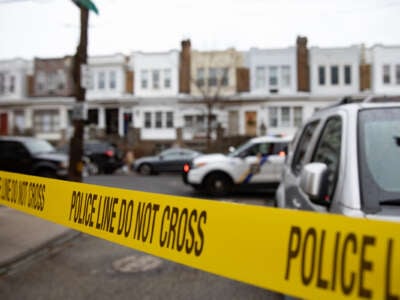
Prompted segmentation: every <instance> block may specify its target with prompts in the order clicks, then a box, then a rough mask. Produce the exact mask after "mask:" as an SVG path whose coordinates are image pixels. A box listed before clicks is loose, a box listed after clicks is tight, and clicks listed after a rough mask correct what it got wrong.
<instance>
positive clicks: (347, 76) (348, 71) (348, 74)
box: [344, 65, 351, 85]
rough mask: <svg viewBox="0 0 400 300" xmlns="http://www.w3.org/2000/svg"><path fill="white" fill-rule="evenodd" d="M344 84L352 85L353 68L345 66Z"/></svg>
mask: <svg viewBox="0 0 400 300" xmlns="http://www.w3.org/2000/svg"><path fill="white" fill-rule="evenodd" d="M344 83H345V84H347V85H348V84H351V66H349V65H346V66H344Z"/></svg>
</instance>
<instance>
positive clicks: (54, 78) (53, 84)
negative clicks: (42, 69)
mask: <svg viewBox="0 0 400 300" xmlns="http://www.w3.org/2000/svg"><path fill="white" fill-rule="evenodd" d="M46 79H47V89H48V91H49V92H50V93H53V92H55V90H56V89H57V86H58V81H59V79H58V74H57V73H56V72H51V73H48V74H47V78H46Z"/></svg>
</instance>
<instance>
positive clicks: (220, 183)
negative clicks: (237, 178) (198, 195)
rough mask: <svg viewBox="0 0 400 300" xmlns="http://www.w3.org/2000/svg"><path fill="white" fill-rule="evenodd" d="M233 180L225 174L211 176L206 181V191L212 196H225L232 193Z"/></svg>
mask: <svg viewBox="0 0 400 300" xmlns="http://www.w3.org/2000/svg"><path fill="white" fill-rule="evenodd" d="M232 185H233V184H232V180H231V179H230V178H229V177H228V176H227V175H225V174H221V173H215V174H210V175H208V176H207V178H206V179H205V180H204V188H205V191H206V192H207V193H208V194H210V195H212V196H225V195H227V194H229V193H230V192H231V191H232Z"/></svg>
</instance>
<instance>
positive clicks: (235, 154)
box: [228, 142, 254, 157]
mask: <svg viewBox="0 0 400 300" xmlns="http://www.w3.org/2000/svg"><path fill="white" fill-rule="evenodd" d="M251 145H254V144H253V143H252V142H247V143H244V144H243V145H241V146H239V148H237V149H235V150H234V151H232V152H230V153H229V154H228V156H229V157H236V156H240V153H242V152H243V151H244V150H246V149H247V148H249V147H250V146H251Z"/></svg>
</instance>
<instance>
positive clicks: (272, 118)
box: [268, 107, 278, 127]
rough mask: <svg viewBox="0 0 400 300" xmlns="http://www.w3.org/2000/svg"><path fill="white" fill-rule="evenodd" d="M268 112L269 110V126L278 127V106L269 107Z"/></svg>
mask: <svg viewBox="0 0 400 300" xmlns="http://www.w3.org/2000/svg"><path fill="white" fill-rule="evenodd" d="M268 112H269V126H270V127H278V108H277V107H270V108H269V109H268Z"/></svg>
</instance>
